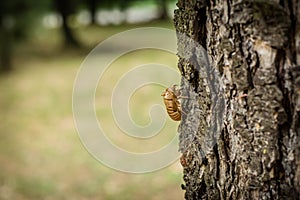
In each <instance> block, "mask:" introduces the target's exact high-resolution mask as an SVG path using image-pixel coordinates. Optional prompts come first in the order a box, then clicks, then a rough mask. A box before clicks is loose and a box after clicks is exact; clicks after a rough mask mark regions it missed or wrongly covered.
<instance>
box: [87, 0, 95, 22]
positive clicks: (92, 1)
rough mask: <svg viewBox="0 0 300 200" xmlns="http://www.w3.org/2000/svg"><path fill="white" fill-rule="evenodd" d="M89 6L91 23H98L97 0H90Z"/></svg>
mask: <svg viewBox="0 0 300 200" xmlns="http://www.w3.org/2000/svg"><path fill="white" fill-rule="evenodd" d="M88 8H89V11H90V15H91V25H95V24H96V15H97V0H89V1H88Z"/></svg>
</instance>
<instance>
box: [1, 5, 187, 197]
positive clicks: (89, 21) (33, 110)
mask: <svg viewBox="0 0 300 200" xmlns="http://www.w3.org/2000/svg"><path fill="white" fill-rule="evenodd" d="M175 3H176V2H175V1H172V0H171V1H169V0H145V1H138V0H114V1H107V0H86V1H83V0H43V1H34V0H11V1H1V2H0V22H1V24H0V91H1V95H0V109H1V115H0V136H1V139H0V199H1V200H2V199H9V200H10V199H133V200H134V199H183V192H182V190H181V188H180V185H181V183H182V174H181V170H182V168H181V166H180V164H179V162H178V161H177V162H176V163H174V164H173V165H171V166H169V167H167V168H165V169H162V170H160V171H157V172H152V173H147V174H140V175H133V174H126V173H121V172H117V171H115V170H112V169H110V168H107V167H105V166H103V165H102V164H101V163H100V162H98V161H96V160H95V159H94V158H93V157H92V156H91V155H90V154H89V153H88V152H87V151H86V149H85V148H84V147H83V145H82V143H81V142H80V139H79V137H78V135H77V132H76V129H75V124H74V121H73V115H72V89H73V83H74V80H75V78H76V73H77V72H78V70H79V67H80V65H81V63H82V62H83V60H84V58H85V57H86V56H87V54H88V53H89V52H90V51H91V50H92V49H93V48H94V47H95V46H96V45H97V44H98V43H99V42H101V41H103V40H105V39H106V38H108V37H110V36H112V35H113V34H115V33H119V32H121V31H125V30H128V29H131V28H135V27H145V26H151V27H166V28H170V29H173V24H172V13H173V9H174V8H175ZM162 42H163V41H162ZM149 62H156V63H161V64H166V65H168V66H170V67H174V68H176V62H177V58H176V56H175V55H170V54H167V53H161V52H159V51H151V50H144V51H140V52H135V53H132V54H128V55H126V56H124V57H122V58H120V60H117V62H115V63H114V67H112V68H110V71H109V72H108V73H109V75H108V76H107V78H105V77H104V79H103V80H102V81H104V82H105V83H106V84H105V85H107V87H105V88H104V89H103V90H102V91H97V93H96V97H95V98H96V101H98V100H99V101H102V100H103V99H109V98H110V96H111V94H110V92H111V90H112V87H113V85H114V83H113V82H109V81H112V80H117V79H118V78H120V76H122V73H124V70H125V72H126V69H127V70H130V69H131V68H134V67H135V66H136V65H138V64H142V63H149ZM121 65H122V66H121ZM121 69H122V70H123V71H122V70H121ZM108 77H109V78H108ZM176 81H179V80H176ZM175 83H176V82H175ZM177 83H178V82H177ZM163 89H164V88H162V87H159V86H155V87H150V86H147V87H144V88H142V89H141V91H139V92H137V93H136V94H134V95H133V97H132V101H134V105H133V104H132V102H131V104H130V105H129V106H130V109H131V112H132V117H133V119H134V120H136V122H137V123H139V124H141V125H143V124H147V123H148V121H149V119H148V117H149V116H148V110H149V107H151V105H152V104H155V103H159V104H161V105H163V104H162V99H161V96H160V94H161V92H162V90H163ZM108 106H109V105H99V107H97V108H96V109H97V112H101V113H102V114H104V115H105V116H107V118H105V119H104V121H103V123H104V124H105V125H104V128H105V129H107V130H112V131H111V133H112V134H111V135H110V136H109V137H110V139H111V140H112V141H113V142H114V143H115V144H116V145H119V146H122V148H125V149H128V150H130V151H141V150H143V151H149V150H153V146H154V147H155V148H156V147H160V146H163V145H165V144H166V143H167V142H168V141H170V139H171V138H172V137H173V136H174V134H175V133H176V129H177V126H178V123H177V122H173V121H171V120H169V119H168V121H167V123H166V125H165V127H164V129H163V131H162V133H160V134H159V135H158V136H156V137H154V138H152V139H151V140H150V141H147V143H145V144H143V145H140V143H139V142H138V141H136V140H132V139H131V138H128V137H123V136H122V137H120V134H122V132H121V131H120V133H118V130H117V128H114V127H115V124H114V121H113V119H112V117H111V111H110V110H109V107H108Z"/></svg>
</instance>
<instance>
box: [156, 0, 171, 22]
mask: <svg viewBox="0 0 300 200" xmlns="http://www.w3.org/2000/svg"><path fill="white" fill-rule="evenodd" d="M157 5H158V19H159V20H166V19H168V18H169V16H168V1H167V0H157Z"/></svg>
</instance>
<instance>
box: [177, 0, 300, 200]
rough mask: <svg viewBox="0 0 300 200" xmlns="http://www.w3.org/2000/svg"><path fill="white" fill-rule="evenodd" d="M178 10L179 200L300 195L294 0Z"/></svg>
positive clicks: (193, 2)
mask: <svg viewBox="0 0 300 200" xmlns="http://www.w3.org/2000/svg"><path fill="white" fill-rule="evenodd" d="M177 6H178V9H177V10H176V11H175V20H174V22H175V27H176V30H177V33H178V55H179V64H178V67H179V69H180V72H181V74H182V77H183V78H182V83H181V87H182V88H183V89H182V93H183V94H182V95H183V96H188V98H183V99H182V107H183V110H184V112H185V113H183V115H182V121H181V124H180V126H179V133H180V151H181V153H182V157H181V159H180V160H181V164H182V165H183V169H184V172H183V173H184V177H183V179H184V181H185V184H183V185H182V188H183V189H184V190H185V198H186V199H299V196H300V40H299V38H300V37H299V36H300V35H299V34H300V32H299V29H300V27H299V20H300V1H299V0H179V1H178V4H177ZM182 35H186V36H188V37H189V39H190V40H192V41H193V42H196V43H198V44H200V45H201V46H202V47H203V48H204V49H205V50H206V52H207V55H208V57H209V61H210V62H209V63H206V62H203V61H202V60H203V58H204V57H205V56H203V53H201V52H200V51H199V48H198V47H196V46H195V45H191V41H190V40H189V39H186V38H185V37H183V36H182ZM201 54H202V55H201ZM201 59H202V60H201ZM202 65H208V66H202ZM209 70H210V71H209ZM213 71H216V72H217V76H218V77H216V74H215V73H214V74H213ZM205 72H206V74H204V73H205ZM218 80H219V81H218ZM222 98H224V102H223V103H222V101H219V102H218V99H222ZM216 102H217V103H216Z"/></svg>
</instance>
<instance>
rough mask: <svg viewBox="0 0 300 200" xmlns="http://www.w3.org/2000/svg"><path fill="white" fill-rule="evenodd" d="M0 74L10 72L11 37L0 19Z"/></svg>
mask: <svg viewBox="0 0 300 200" xmlns="http://www.w3.org/2000/svg"><path fill="white" fill-rule="evenodd" d="M0 21H1V22H2V23H1V26H0V73H1V72H6V71H10V70H11V69H12V46H13V44H12V37H13V34H12V33H11V30H10V28H9V27H7V26H6V25H5V24H4V23H3V22H4V19H3V18H2V17H0Z"/></svg>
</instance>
